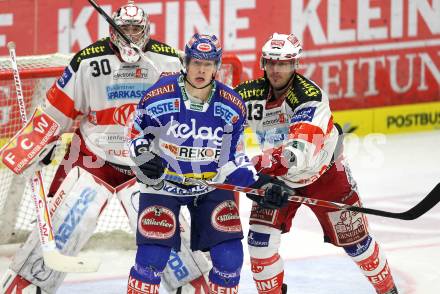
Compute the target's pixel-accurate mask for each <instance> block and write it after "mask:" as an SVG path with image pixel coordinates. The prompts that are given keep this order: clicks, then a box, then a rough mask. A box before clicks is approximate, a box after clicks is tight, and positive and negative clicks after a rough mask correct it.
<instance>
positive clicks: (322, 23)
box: [0, 0, 440, 109]
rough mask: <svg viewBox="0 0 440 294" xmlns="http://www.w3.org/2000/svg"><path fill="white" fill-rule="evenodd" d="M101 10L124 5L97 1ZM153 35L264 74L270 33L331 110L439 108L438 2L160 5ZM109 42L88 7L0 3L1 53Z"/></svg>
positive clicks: (152, 9) (154, 11)
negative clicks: (285, 42)
mask: <svg viewBox="0 0 440 294" xmlns="http://www.w3.org/2000/svg"><path fill="white" fill-rule="evenodd" d="M98 2H99V4H100V5H101V6H102V7H103V8H104V10H106V11H107V12H109V13H110V12H111V11H113V10H115V9H116V8H117V7H118V6H120V5H122V4H124V3H126V1H109V0H101V1H98ZM136 3H138V4H139V5H141V6H142V7H143V8H145V9H146V11H147V12H148V13H149V14H150V20H151V22H152V34H153V37H154V38H156V39H159V40H161V41H164V42H166V43H168V44H170V45H172V46H175V47H178V48H183V47H184V44H185V42H186V41H187V40H188V39H189V37H190V36H191V35H192V34H193V33H194V32H195V31H200V32H210V33H215V34H216V35H218V36H220V39H221V40H222V45H223V48H224V50H225V52H228V53H233V54H237V55H238V56H239V57H240V59H241V60H242V62H243V63H244V72H245V75H246V76H245V78H249V77H256V76H257V75H258V74H261V73H260V72H259V70H258V66H257V64H258V60H259V56H260V53H259V50H260V48H261V47H262V45H263V44H264V42H265V40H266V39H267V38H268V37H269V36H270V35H271V33H273V32H279V33H290V32H293V33H295V34H296V35H297V37H298V38H299V39H300V40H301V41H302V44H303V47H304V52H305V55H304V58H303V60H302V69H301V71H302V72H303V73H304V74H305V75H306V76H309V77H311V78H312V79H313V80H315V81H316V82H317V83H318V84H319V85H320V86H321V87H322V88H324V89H325V90H326V91H327V92H328V93H329V95H330V97H331V99H332V106H333V108H334V109H352V108H366V107H375V106H383V105H395V104H404V103H414V102H424V101H435V100H440V2H439V0H417V1H414V0H389V1H380V0H362V1H353V0H277V1H266V0H240V1H237V0H197V1H196V0H186V1H185V0H176V1H166V0H156V1H145V0H144V1H141V0H139V1H136ZM107 34H108V25H107V24H106V22H105V20H104V19H103V18H102V17H101V16H100V15H99V14H98V13H97V12H96V11H94V9H93V8H92V7H91V6H90V5H89V4H88V2H87V1H86V0H75V1H73V0H69V1H68V0H57V1H54V0H38V1H37V0H35V1H31V0H6V1H1V2H0V55H6V54H7V49H6V43H7V42H8V41H10V40H13V41H15V42H16V43H17V53H18V54H19V55H25V54H26V55H29V54H44V53H52V52H63V53H68V52H74V51H77V50H78V49H79V48H82V47H85V46H87V45H88V44H90V43H91V42H93V41H94V40H96V39H98V38H100V37H103V36H106V35H107Z"/></svg>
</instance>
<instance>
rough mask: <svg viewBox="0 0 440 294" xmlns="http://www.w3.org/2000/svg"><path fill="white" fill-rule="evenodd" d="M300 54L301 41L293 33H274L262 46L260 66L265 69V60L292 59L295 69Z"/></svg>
mask: <svg viewBox="0 0 440 294" xmlns="http://www.w3.org/2000/svg"><path fill="white" fill-rule="evenodd" d="M301 55H302V47H301V43H300V41H299V40H298V38H297V37H295V35H293V34H290V35H286V34H278V33H274V34H273V35H272V36H271V37H270V38H269V40H268V41H267V42H266V43H265V44H264V46H263V49H262V55H261V59H260V68H261V69H262V70H265V66H266V62H267V60H277V61H278V60H279V61H289V60H293V61H295V62H294V63H293V66H294V68H295V69H297V68H298V64H299V58H300V56H301Z"/></svg>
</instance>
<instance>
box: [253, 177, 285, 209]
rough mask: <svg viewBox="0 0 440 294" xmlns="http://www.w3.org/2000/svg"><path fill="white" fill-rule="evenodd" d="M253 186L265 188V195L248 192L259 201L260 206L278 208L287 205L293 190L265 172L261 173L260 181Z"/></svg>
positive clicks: (254, 199)
mask: <svg viewBox="0 0 440 294" xmlns="http://www.w3.org/2000/svg"><path fill="white" fill-rule="evenodd" d="M250 187H251V188H254V189H263V190H265V193H264V196H259V195H254V194H249V193H248V194H246V196H247V197H248V198H249V199H251V200H253V201H255V202H257V204H258V205H259V206H260V207H263V208H269V209H278V208H281V207H283V206H285V205H286V204H287V202H288V200H289V195H290V194H292V193H293V192H292V190H291V189H290V188H288V187H287V186H286V184H284V182H283V181H281V180H278V179H276V178H273V177H271V176H268V175H265V174H259V178H258V181H256V182H255V183H253V184H252V185H251V186H250Z"/></svg>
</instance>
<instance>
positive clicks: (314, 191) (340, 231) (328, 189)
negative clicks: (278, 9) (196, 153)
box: [235, 33, 397, 294]
mask: <svg viewBox="0 0 440 294" xmlns="http://www.w3.org/2000/svg"><path fill="white" fill-rule="evenodd" d="M262 51H263V52H262V58H261V68H262V69H263V70H264V77H263V78H261V79H257V80H252V81H246V82H244V83H242V84H241V85H239V86H238V87H237V88H236V89H235V90H236V91H237V92H238V93H239V94H240V95H241V96H242V97H243V99H244V100H245V102H246V106H247V110H248V117H247V118H248V126H249V127H251V129H252V130H253V131H254V132H255V133H256V135H257V137H258V139H259V143H260V145H261V148H262V151H263V154H262V155H259V156H257V157H255V158H254V159H253V160H252V161H253V162H254V164H255V166H256V170H257V171H260V172H262V173H264V174H268V175H271V176H276V177H277V178H278V179H279V180H282V181H284V183H285V184H286V185H288V186H289V187H291V188H294V189H295V190H296V193H298V195H301V196H305V197H310V198H315V199H322V200H328V201H335V202H340V203H346V204H349V205H361V202H360V199H359V196H358V192H357V188H356V183H355V181H354V180H353V178H352V177H351V174H350V170H349V168H348V166H347V164H346V163H345V162H344V160H343V156H342V132H341V131H340V128H339V127H338V126H337V125H336V124H335V123H334V122H333V115H332V112H331V110H330V106H329V100H328V97H327V94H326V93H324V92H323V91H322V90H321V89H320V88H319V87H318V86H317V85H316V84H315V83H314V82H312V81H311V80H309V79H307V78H306V77H304V76H302V75H301V74H299V73H297V72H296V69H297V67H298V62H299V57H300V56H301V53H302V47H301V44H300V42H299V40H298V39H297V38H296V37H295V36H294V35H292V34H291V35H285V34H277V33H275V34H273V36H272V37H271V38H270V39H269V40H268V41H267V42H266V43H265V45H264V46H263V50H262ZM257 200H258V199H257ZM300 205H301V204H300V203H296V202H290V203H289V204H288V205H286V206H285V207H283V208H281V209H279V210H272V209H267V208H265V207H264V205H263V207H261V205H260V206H259V205H257V204H256V203H254V204H253V207H252V212H251V216H250V225H251V226H250V231H249V235H248V245H249V253H250V257H251V265H252V272H253V276H254V280H255V283H256V286H257V290H258V293H259V294H263V293H264V294H279V293H286V292H287V291H286V285H283V275H284V271H283V261H282V259H281V257H280V255H279V253H278V249H279V246H280V241H281V234H282V233H286V232H289V230H290V227H291V225H292V219H293V218H294V216H295V213H296V211H297V210H298V208H299V206H300ZM306 205H307V204H306ZM308 206H309V207H310V208H311V209H312V211H313V212H314V213H315V215H316V216H317V218H318V220H319V222H320V224H321V227H322V229H323V233H324V240H325V241H326V242H329V243H332V244H334V245H335V246H338V247H342V248H343V249H344V250H345V251H346V252H347V254H348V255H349V256H350V257H352V258H353V260H354V261H355V262H356V264H357V265H358V266H359V267H360V269H361V271H362V273H363V274H364V275H365V276H366V277H367V278H368V280H369V281H370V283H371V284H372V285H373V287H374V288H375V290H376V292H377V293H379V294H385V293H386V294H395V293H397V289H396V287H395V285H394V281H393V278H392V275H391V272H390V269H389V266H388V263H387V260H386V258H385V256H384V255H383V254H382V253H381V250H380V249H379V246H378V244H377V242H376V241H375V240H374V238H373V237H372V236H371V235H370V233H369V232H368V223H367V220H366V217H365V215H363V214H361V213H355V212H349V211H340V210H336V211H334V210H331V209H328V208H322V207H318V206H312V205H308ZM316 270H317V271H318V270H319V269H316Z"/></svg>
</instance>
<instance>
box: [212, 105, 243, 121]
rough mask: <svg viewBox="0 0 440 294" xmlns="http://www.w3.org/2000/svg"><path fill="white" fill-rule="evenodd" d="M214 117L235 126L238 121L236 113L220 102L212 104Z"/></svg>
mask: <svg viewBox="0 0 440 294" xmlns="http://www.w3.org/2000/svg"><path fill="white" fill-rule="evenodd" d="M214 116H219V117H221V118H222V119H223V120H224V121H225V122H226V123H227V124H235V123H236V122H237V121H238V113H237V112H236V111H235V110H233V109H232V108H231V107H229V106H228V105H226V104H223V103H220V102H215V103H214Z"/></svg>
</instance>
